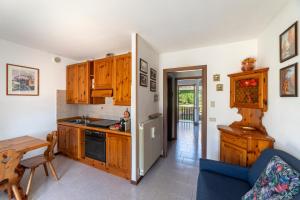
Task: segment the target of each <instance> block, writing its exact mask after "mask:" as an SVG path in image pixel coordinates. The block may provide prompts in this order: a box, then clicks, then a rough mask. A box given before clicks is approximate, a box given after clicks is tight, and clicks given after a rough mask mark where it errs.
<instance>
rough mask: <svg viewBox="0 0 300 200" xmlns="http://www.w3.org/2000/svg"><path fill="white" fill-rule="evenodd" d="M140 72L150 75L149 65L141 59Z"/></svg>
mask: <svg viewBox="0 0 300 200" xmlns="http://www.w3.org/2000/svg"><path fill="white" fill-rule="evenodd" d="M140 71H141V72H143V73H145V74H148V63H147V62H146V61H145V60H143V59H141V58H140Z"/></svg>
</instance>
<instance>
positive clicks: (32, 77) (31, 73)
mask: <svg viewBox="0 0 300 200" xmlns="http://www.w3.org/2000/svg"><path fill="white" fill-rule="evenodd" d="M39 81H40V78H39V69H37V68H31V67H24V66H20V65H13V64H7V65H6V95H18V96H38V95H39Z"/></svg>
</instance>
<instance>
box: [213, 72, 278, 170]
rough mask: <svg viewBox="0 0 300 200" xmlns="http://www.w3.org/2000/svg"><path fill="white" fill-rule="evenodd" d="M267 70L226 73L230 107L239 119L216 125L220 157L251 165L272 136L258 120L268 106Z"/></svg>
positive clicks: (272, 142)
mask: <svg viewBox="0 0 300 200" xmlns="http://www.w3.org/2000/svg"><path fill="white" fill-rule="evenodd" d="M268 70H269V68H260V69H256V70H252V71H246V72H239V73H235V74H230V75H228V76H229V77H230V107H231V108H233V107H236V108H238V113H239V114H240V115H242V120H241V121H236V122H233V123H232V124H230V125H229V126H218V129H219V131H220V160H221V161H224V162H226V163H230V164H237V165H240V166H244V167H246V166H251V165H252V164H253V163H254V162H255V161H256V159H257V158H258V157H259V156H260V154H261V152H262V151H263V150H264V149H266V148H273V144H274V142H275V140H274V139H273V138H272V137H270V136H268V133H267V130H266V128H265V127H264V125H263V123H262V118H263V116H264V112H266V111H267V109H268Z"/></svg>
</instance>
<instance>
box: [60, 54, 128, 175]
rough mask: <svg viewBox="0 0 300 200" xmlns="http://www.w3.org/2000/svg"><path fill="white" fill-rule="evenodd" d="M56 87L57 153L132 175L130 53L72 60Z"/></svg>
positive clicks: (110, 170)
mask: <svg viewBox="0 0 300 200" xmlns="http://www.w3.org/2000/svg"><path fill="white" fill-rule="evenodd" d="M66 86H67V87H66V88H67V89H66V91H64V90H58V91H57V119H58V120H57V129H58V152H59V153H61V154H63V155H65V156H67V157H69V158H72V159H74V160H78V161H79V162H82V163H85V164H87V165H90V166H93V167H95V168H98V169H101V170H104V171H107V172H108V173H111V174H114V175H117V176H120V177H123V178H125V179H128V180H130V179H131V133H130V105H131V53H126V54H122V55H116V56H114V55H112V54H108V55H107V57H105V58H101V59H96V60H89V61H86V62H82V63H76V64H71V65H68V66H67V67H66Z"/></svg>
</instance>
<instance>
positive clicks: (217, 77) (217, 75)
mask: <svg viewBox="0 0 300 200" xmlns="http://www.w3.org/2000/svg"><path fill="white" fill-rule="evenodd" d="M213 80H214V81H215V82H217V81H220V74H214V75H213Z"/></svg>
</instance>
